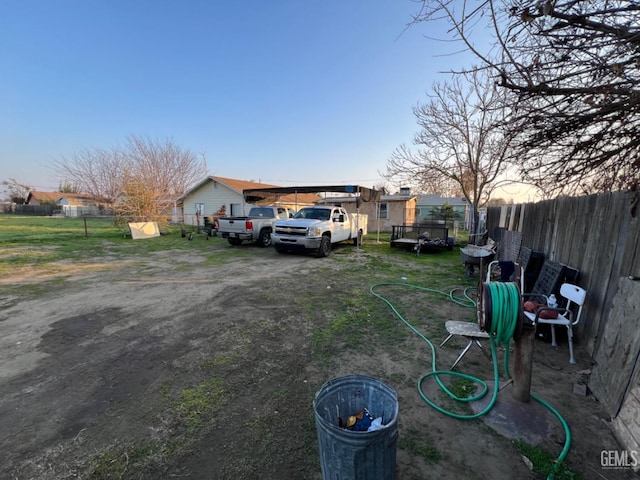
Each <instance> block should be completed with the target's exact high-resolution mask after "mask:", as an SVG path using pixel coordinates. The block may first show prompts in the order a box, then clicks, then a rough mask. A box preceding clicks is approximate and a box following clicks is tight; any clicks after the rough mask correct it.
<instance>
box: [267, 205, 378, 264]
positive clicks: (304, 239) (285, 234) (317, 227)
mask: <svg viewBox="0 0 640 480" xmlns="http://www.w3.org/2000/svg"><path fill="white" fill-rule="evenodd" d="M367 219H368V217H367V215H364V214H356V213H351V214H349V213H347V211H346V210H345V209H344V208H342V207H333V206H314V207H304V208H302V209H300V210H299V211H298V213H296V214H295V216H294V217H293V218H291V219H288V220H278V221H277V222H276V223H275V225H274V228H273V233H272V234H271V242H272V244H273V247H274V248H275V250H276V251H277V252H278V253H284V252H288V251H303V252H313V253H314V254H315V255H316V257H326V256H328V255H329V254H330V253H331V246H332V245H333V244H335V243H338V242H343V241H345V240H351V241H353V244H354V245H358V244H360V243H362V239H363V237H364V235H366V233H367Z"/></svg>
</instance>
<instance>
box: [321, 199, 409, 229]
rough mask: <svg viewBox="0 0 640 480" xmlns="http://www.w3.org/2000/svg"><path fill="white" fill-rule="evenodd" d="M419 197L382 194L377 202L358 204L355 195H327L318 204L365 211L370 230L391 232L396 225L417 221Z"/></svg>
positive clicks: (352, 210)
mask: <svg viewBox="0 0 640 480" xmlns="http://www.w3.org/2000/svg"><path fill="white" fill-rule="evenodd" d="M417 201H418V197H417V196H415V195H411V194H410V193H399V194H397V195H381V196H380V200H379V201H377V202H362V203H361V204H360V205H359V207H358V206H357V204H356V203H357V202H356V198H355V197H342V196H341V197H326V198H323V199H322V200H318V202H316V203H318V204H323V205H336V206H338V207H342V208H344V209H345V210H346V211H347V212H350V213H355V212H356V210H358V211H359V213H363V214H366V215H368V216H369V222H368V231H369V233H371V232H378V231H379V232H390V231H391V230H392V228H393V226H394V225H406V224H409V225H410V224H413V223H414V222H415V221H416V203H417Z"/></svg>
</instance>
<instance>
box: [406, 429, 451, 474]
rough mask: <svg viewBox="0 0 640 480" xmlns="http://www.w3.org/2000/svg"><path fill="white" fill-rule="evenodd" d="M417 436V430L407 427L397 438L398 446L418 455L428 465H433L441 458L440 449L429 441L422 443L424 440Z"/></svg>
mask: <svg viewBox="0 0 640 480" xmlns="http://www.w3.org/2000/svg"><path fill="white" fill-rule="evenodd" d="M419 437H420V434H419V433H418V431H417V430H413V429H409V431H408V432H407V434H406V435H403V436H402V437H401V438H400V439H399V440H398V448H400V449H402V450H405V451H406V452H408V453H409V454H411V455H414V456H417V457H420V458H421V459H422V460H424V462H425V463H427V464H428V465H435V464H436V463H438V462H440V460H442V458H443V456H442V454H441V453H440V451H438V449H437V448H436V447H435V446H433V445H431V444H430V443H424V440H421V439H420V438H419Z"/></svg>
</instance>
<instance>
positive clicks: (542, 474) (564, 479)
mask: <svg viewBox="0 0 640 480" xmlns="http://www.w3.org/2000/svg"><path fill="white" fill-rule="evenodd" d="M514 444H515V447H516V448H517V450H518V451H519V452H520V453H521V454H522V455H524V456H525V457H527V458H528V459H529V460H530V461H531V463H532V464H533V472H534V473H535V474H536V475H538V476H539V478H546V477H547V475H548V474H549V473H551V470H552V469H553V468H554V465H555V464H556V457H555V456H553V455H552V454H550V453H549V452H547V451H546V450H544V449H543V448H541V447H539V446H531V445H528V444H527V443H525V442H523V441H522V440H516V441H515V442H514ZM553 478H554V479H555V480H582V479H583V477H582V475H581V474H580V473H578V472H574V471H573V470H571V469H570V468H569V467H568V466H567V464H566V463H560V464H559V465H558V466H557V470H556V473H555V475H554V477H553Z"/></svg>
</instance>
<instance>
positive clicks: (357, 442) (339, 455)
mask: <svg viewBox="0 0 640 480" xmlns="http://www.w3.org/2000/svg"><path fill="white" fill-rule="evenodd" d="M363 408H366V409H367V410H368V411H369V412H371V414H372V415H373V416H374V417H382V427H381V428H380V429H378V430H374V431H371V432H369V431H364V432H357V431H351V430H347V429H344V428H341V427H340V426H339V420H338V419H339V418H341V419H347V418H348V417H349V416H351V415H355V414H356V413H357V412H359V411H361V410H362V409H363ZM313 411H314V413H315V418H316V430H317V433H318V444H319V449H320V464H321V466H322V478H323V480H394V479H395V478H396V444H397V440H398V394H397V393H396V391H395V390H394V389H393V388H391V387H390V386H388V385H386V384H385V383H383V382H381V381H380V380H376V379H375V378H371V377H367V376H362V375H349V376H346V377H339V378H335V379H333V380H330V381H328V382H327V383H325V384H324V385H323V386H322V387H321V388H320V390H318V392H317V393H316V395H315V398H314V400H313Z"/></svg>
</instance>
